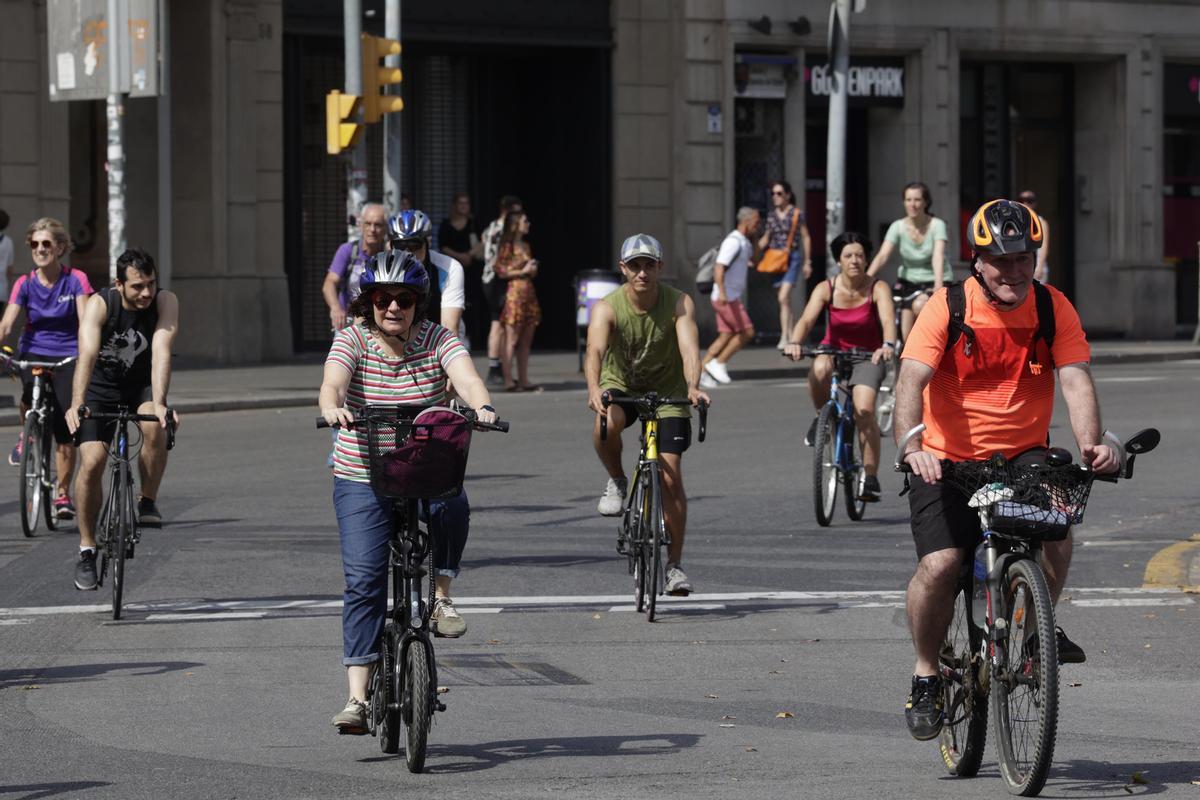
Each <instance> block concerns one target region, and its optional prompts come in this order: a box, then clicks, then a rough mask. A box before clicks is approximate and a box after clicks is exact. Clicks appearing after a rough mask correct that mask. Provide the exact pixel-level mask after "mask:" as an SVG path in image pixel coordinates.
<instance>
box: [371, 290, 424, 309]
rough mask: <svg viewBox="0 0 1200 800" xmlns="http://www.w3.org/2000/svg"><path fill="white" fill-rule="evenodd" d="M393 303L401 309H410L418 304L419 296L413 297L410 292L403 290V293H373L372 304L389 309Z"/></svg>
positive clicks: (378, 307)
mask: <svg viewBox="0 0 1200 800" xmlns="http://www.w3.org/2000/svg"><path fill="white" fill-rule="evenodd" d="M392 303H395V304H396V305H398V306H400V310H401V311H408V310H409V309H410V308H412V307H413V306H415V305H416V304H417V298H415V297H413V296H412V295H411V294H409V293H408V292H403V293H401V294H389V293H388V292H375V293H374V294H373V295H371V305H373V306H375V307H376V308H377V309H379V310H380V311H387V310H388V309H389V308H391V307H392Z"/></svg>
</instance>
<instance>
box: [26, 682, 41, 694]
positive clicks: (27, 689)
mask: <svg viewBox="0 0 1200 800" xmlns="http://www.w3.org/2000/svg"><path fill="white" fill-rule="evenodd" d="M40 688H42V687H40V686H38V685H37V684H35V683H31V684H29V685H28V686H22V687H21V689H22V690H24V691H26V692H28V691H31V690H33V689H40Z"/></svg>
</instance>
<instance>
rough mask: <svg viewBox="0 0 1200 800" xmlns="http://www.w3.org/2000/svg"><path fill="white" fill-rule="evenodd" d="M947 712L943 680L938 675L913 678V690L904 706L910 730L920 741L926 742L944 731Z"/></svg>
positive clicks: (905, 719) (905, 718)
mask: <svg viewBox="0 0 1200 800" xmlns="http://www.w3.org/2000/svg"><path fill="white" fill-rule="evenodd" d="M944 720H945V713H944V711H943V709H942V681H941V679H940V678H939V677H938V676H937V675H930V676H928V677H925V678H918V677H917V676H916V675H914V676H913V679H912V691H910V692H909V694H908V703H907V704H905V706H904V721H905V722H907V723H908V732H909V733H911V734H912V737H913V738H914V739H916V740H918V741H921V742H924V741H927V740H929V739H932V738H934V737H935V736H937V735H938V734H939V733H941V732H942V722H943V721H944Z"/></svg>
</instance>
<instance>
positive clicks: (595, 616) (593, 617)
mask: <svg viewBox="0 0 1200 800" xmlns="http://www.w3.org/2000/svg"><path fill="white" fill-rule="evenodd" d="M600 618H601V615H600V614H592V619H600Z"/></svg>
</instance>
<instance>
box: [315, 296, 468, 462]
mask: <svg viewBox="0 0 1200 800" xmlns="http://www.w3.org/2000/svg"><path fill="white" fill-rule="evenodd" d="M465 355H467V350H466V348H465V347H463V345H462V342H461V341H459V339H458V337H457V336H455V335H454V334H452V333H451V332H450V331H448V330H446V329H445V328H443V327H442V326H441V325H435V324H433V323H432V322H429V321H428V320H426V321H424V322H422V323H421V327H420V329H419V330H418V331H417V335H416V336H414V337H413V339H412V341H410V342H409V343H408V345H407V346H406V347H405V348H404V355H403V356H402V357H400V358H392V357H391V356H388V355H385V354H384V352H383V350H381V349H380V347H379V343H378V342H377V341H376V339H375V337H374V335H373V334H371V333H369V332H368V331H367V329H366V328H364V327H363V326H362V325H352V326H350V327H349V328H345V329H343V330H340V331H338V333H337V335H336V336H335V337H334V338H333V346H332V347H330V348H329V356H328V357H327V358H326V359H325V363H326V364H327V365H328V364H337V365H338V366H340V367H342V368H343V369H345V370H346V371H347V372H349V373H350V386H349V387H348V388H347V390H346V407H347V408H348V409H350V410H351V411H352V412H355V415H356V416H357V412H358V410H359V409H361V408H362V407H363V406H365V405H379V404H397V403H411V404H413V405H439V404H441V403H445V402H446V367H447V366H448V365H449V364H450V362H451V361H453V360H454V359H456V358H458V357H460V356H465ZM333 474H334V475H335V476H337V477H339V478H345V479H346V480H351V481H358V482H359V483H369V482H370V480H371V473H370V467H369V466H368V453H367V432H366V431H365V430H359V429H357V428H356V429H354V430H346V429H344V428H343V429H341V430H339V431H338V438H337V444H336V445H335V446H334V448H333Z"/></svg>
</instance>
